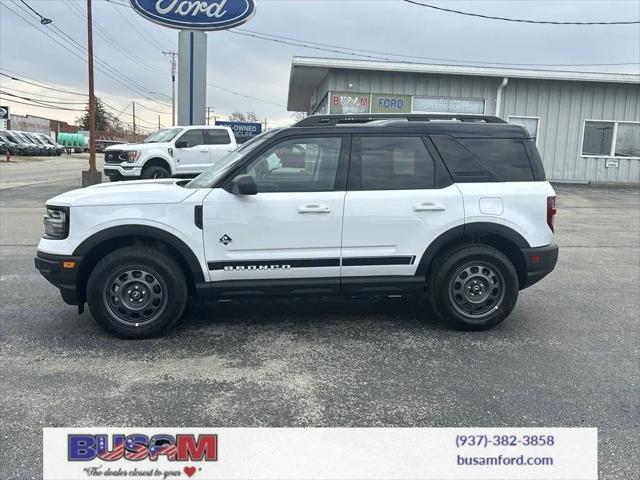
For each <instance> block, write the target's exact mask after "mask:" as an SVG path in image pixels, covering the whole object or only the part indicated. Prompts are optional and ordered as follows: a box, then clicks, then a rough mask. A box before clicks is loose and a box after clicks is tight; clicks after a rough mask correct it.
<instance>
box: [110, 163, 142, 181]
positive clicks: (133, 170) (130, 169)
mask: <svg viewBox="0 0 640 480" xmlns="http://www.w3.org/2000/svg"><path fill="white" fill-rule="evenodd" d="M104 174H105V175H106V176H107V177H116V178H118V177H139V176H141V175H142V167H139V166H136V165H135V164H130V163H129V164H127V163H124V164H119V165H116V164H113V165H107V164H105V165H104Z"/></svg>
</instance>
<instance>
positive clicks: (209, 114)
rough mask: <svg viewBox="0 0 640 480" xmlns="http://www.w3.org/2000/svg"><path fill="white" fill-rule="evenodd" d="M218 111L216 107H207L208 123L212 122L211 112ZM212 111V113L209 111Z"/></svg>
mask: <svg viewBox="0 0 640 480" xmlns="http://www.w3.org/2000/svg"><path fill="white" fill-rule="evenodd" d="M215 111H216V107H207V125H209V124H210V122H209V119H210V118H211V113H213V112H215ZM209 112H211V113H209ZM215 118H216V117H215V116H214V117H213V123H215Z"/></svg>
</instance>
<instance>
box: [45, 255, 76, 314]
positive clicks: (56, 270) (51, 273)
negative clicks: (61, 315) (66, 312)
mask: <svg viewBox="0 0 640 480" xmlns="http://www.w3.org/2000/svg"><path fill="white" fill-rule="evenodd" d="M65 262H75V263H74V267H73V268H65V266H64V263H65ZM81 263H82V257H74V256H72V255H53V254H50V253H44V252H40V251H38V253H37V255H36V258H35V264H36V269H37V270H38V271H39V272H40V273H41V274H42V276H43V277H44V278H46V279H47V280H48V281H49V282H50V283H51V284H53V285H55V286H56V287H58V288H59V289H60V293H61V294H62V299H63V300H64V302H65V303H67V304H69V305H79V304H81V303H84V299H81V298H80V295H79V292H78V272H79V271H80V264H81Z"/></svg>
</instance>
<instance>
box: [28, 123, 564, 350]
mask: <svg viewBox="0 0 640 480" xmlns="http://www.w3.org/2000/svg"><path fill="white" fill-rule="evenodd" d="M381 117H383V116H363V117H362V116H344V115H343V116H334V115H327V116H316V117H308V118H306V119H304V120H302V121H301V122H299V123H297V124H296V125H294V126H293V127H291V128H285V129H281V130H277V131H273V130H272V131H268V132H265V133H264V134H262V135H260V136H258V137H255V138H254V139H253V140H251V141H249V142H248V143H245V144H244V145H242V146H241V147H240V148H238V149H237V150H235V151H233V152H231V153H229V154H228V155H227V156H225V157H224V158H223V159H221V160H220V161H218V162H216V163H215V164H214V165H213V166H212V167H211V168H209V169H208V170H207V171H205V172H204V173H202V174H201V175H200V176H198V177H196V178H195V179H193V180H191V181H188V180H175V179H163V180H147V181H137V182H127V183H120V184H102V185H96V186H92V187H89V188H83V189H80V190H73V191H70V192H67V193H64V194H62V195H59V196H57V197H54V198H52V199H51V200H49V201H48V202H47V206H46V211H47V213H46V216H45V219H44V223H45V235H44V236H43V237H42V239H41V241H40V243H39V245H38V252H37V257H36V259H35V263H36V267H37V268H38V270H40V272H41V273H42V274H43V275H44V276H45V277H46V278H47V279H48V280H49V281H50V282H51V283H53V284H54V285H55V286H57V287H58V288H59V289H60V291H61V292H62V298H63V300H64V301H65V302H66V303H68V304H71V305H77V306H78V310H79V311H80V312H82V310H83V308H84V304H85V303H87V304H88V305H89V308H90V310H91V313H92V315H93V318H94V319H95V320H96V321H97V322H98V324H99V325H100V326H102V327H103V328H105V329H106V330H108V331H109V332H111V333H113V334H115V335H118V336H121V337H128V338H142V337H149V336H154V335H159V334H161V333H163V332H165V331H167V330H168V329H169V328H171V327H172V326H173V325H175V324H176V323H177V322H178V320H179V319H180V317H181V316H182V313H183V311H184V308H185V303H186V301H187V297H188V296H190V295H191V296H196V297H200V298H205V299H213V300H221V299H237V298H241V297H268V296H276V295H285V296H302V295H317V296H331V295H342V296H347V297H356V296H363V295H364V296H400V295H414V296H424V298H425V300H426V302H425V303H426V304H427V305H428V307H427V311H430V312H432V313H434V314H435V315H437V316H438V317H440V318H441V319H443V320H446V321H447V322H449V323H450V324H452V325H453V326H456V327H459V328H466V329H473V330H482V329H486V328H490V327H492V326H494V325H496V324H498V323H500V322H501V321H503V320H504V319H505V318H506V317H507V316H508V315H509V314H510V312H511V311H512V310H513V308H514V306H515V304H516V300H517V298H518V292H519V291H520V290H522V289H524V288H527V287H528V286H530V285H532V284H533V283H535V282H537V281H538V280H540V279H541V278H543V277H544V276H545V275H547V274H548V273H549V272H551V271H552V270H553V268H554V267H555V264H556V260H557V258H558V247H557V245H556V244H555V243H554V232H553V228H554V226H553V220H554V214H555V193H554V190H553V188H552V187H551V185H550V184H549V183H548V182H547V181H546V180H545V173H544V169H543V166H542V162H541V160H540V156H539V155H538V151H537V149H536V146H535V142H534V141H533V140H532V139H531V137H530V134H529V133H528V132H527V131H526V129H524V128H523V127H520V126H517V125H509V124H506V123H504V121H502V120H500V119H498V118H495V117H485V116H457V117H456V118H452V117H451V116H438V115H404V116H403V117H402V118H393V117H389V118H382V119H381ZM445 119H446V120H447V121H442V120H445ZM425 315H426V316H427V314H425Z"/></svg>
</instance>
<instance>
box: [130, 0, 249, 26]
mask: <svg viewBox="0 0 640 480" xmlns="http://www.w3.org/2000/svg"><path fill="white" fill-rule="evenodd" d="M130 2H131V6H132V7H133V9H134V10H135V11H136V12H138V13H139V14H140V15H142V16H143V17H145V18H146V19H147V20H151V21H152V22H156V23H159V24H160V25H164V26H165V27H170V28H178V29H184V30H225V29H228V28H233V27H237V26H238V25H242V24H243V23H245V22H247V21H249V20H250V19H251V17H253V15H254V14H255V12H256V0H130Z"/></svg>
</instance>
